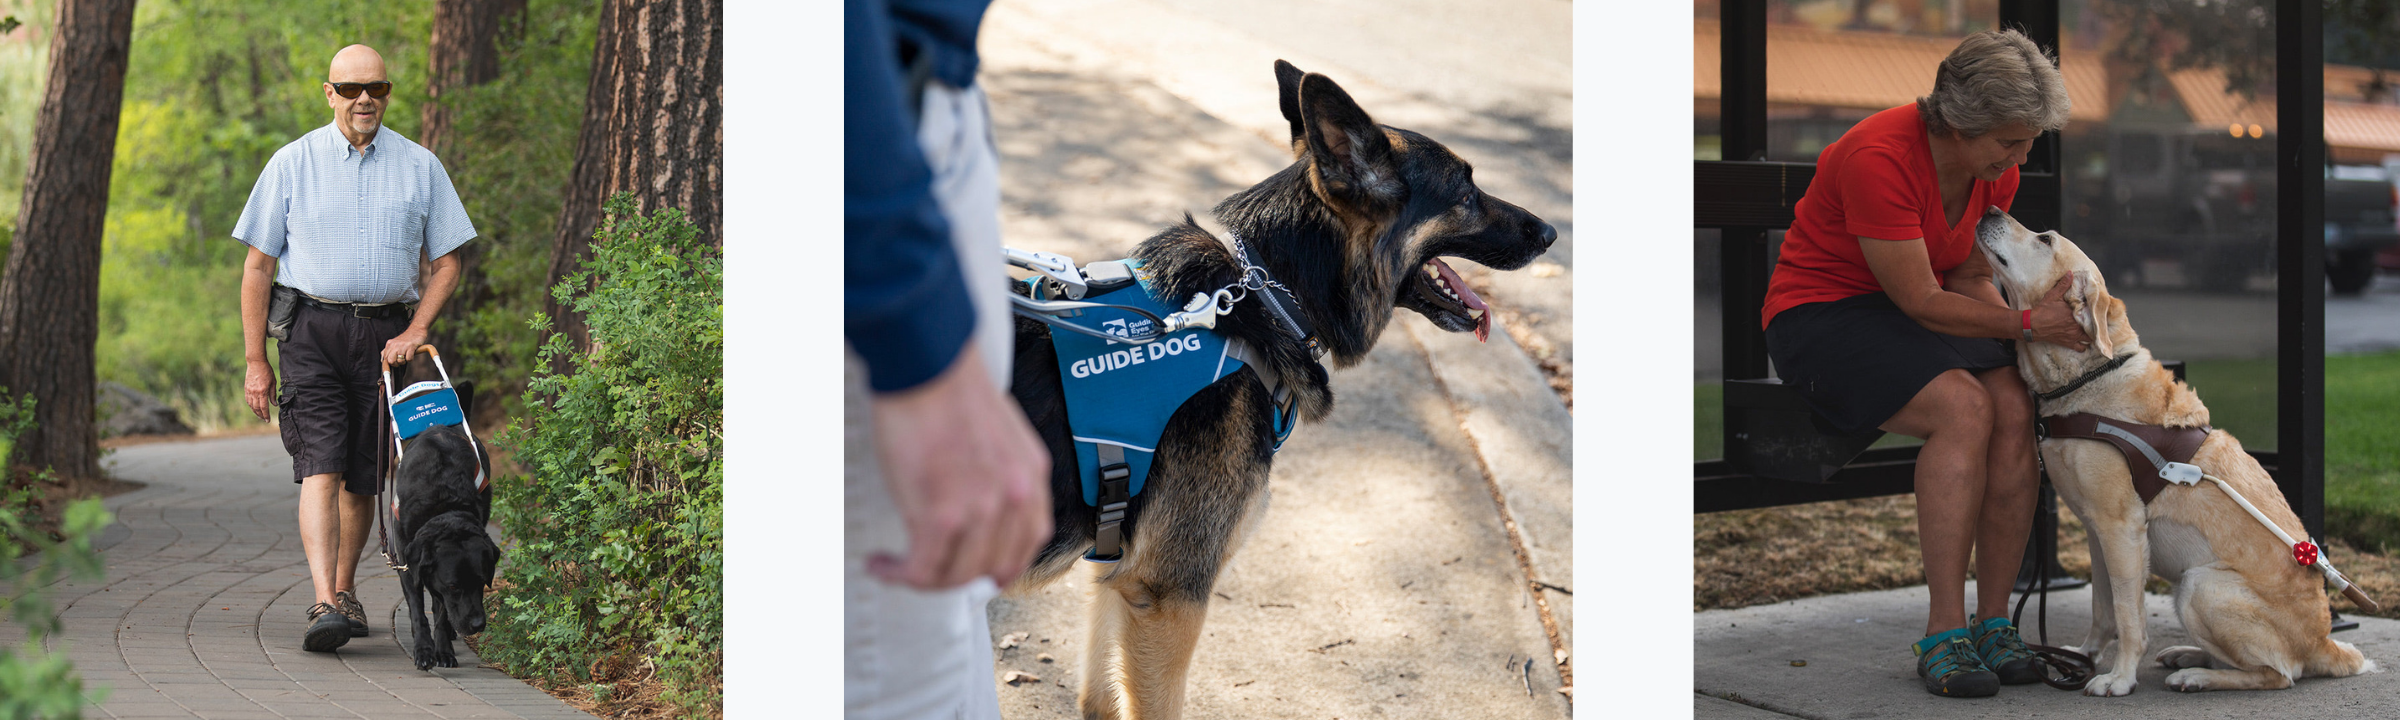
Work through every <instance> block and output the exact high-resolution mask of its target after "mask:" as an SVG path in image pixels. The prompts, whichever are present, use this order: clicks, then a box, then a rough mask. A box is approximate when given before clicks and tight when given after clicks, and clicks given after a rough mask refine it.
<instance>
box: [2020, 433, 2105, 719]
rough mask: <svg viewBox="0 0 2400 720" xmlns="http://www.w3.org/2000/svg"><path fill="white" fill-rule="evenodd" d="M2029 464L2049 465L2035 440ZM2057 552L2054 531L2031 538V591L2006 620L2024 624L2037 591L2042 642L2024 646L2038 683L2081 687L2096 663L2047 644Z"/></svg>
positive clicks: (2094, 671) (2046, 472)
mask: <svg viewBox="0 0 2400 720" xmlns="http://www.w3.org/2000/svg"><path fill="white" fill-rule="evenodd" d="M2034 427H2036V428H2039V427H2041V424H2040V423H2039V422H2038V421H2037V422H2036V423H2035V424H2034ZM2033 464H2034V469H2035V472H2038V473H2040V474H2041V475H2042V476H2044V477H2047V476H2048V475H2049V468H2048V467H2046V466H2045V465H2044V464H2043V462H2042V453H2041V450H2040V449H2039V446H2038V441H2037V446H2036V449H2035V450H2034V453H2033ZM2055 511H2056V510H2055V509H2053V512H2055ZM2057 555H2058V533H2055V532H2053V533H2050V534H2048V535H2045V536H2043V537H2038V538H2034V563H2033V564H2034V565H2036V566H2038V567H2039V568H2040V569H2038V570H2036V571H2035V572H2034V583H2033V587H2034V592H2030V593H2023V594H2020V595H2018V596H2017V608H2016V611H2015V612H2012V613H2010V617H2009V620H2008V622H2009V624H2011V625H2016V626H2018V627H2024V626H2025V623H2024V618H2025V601H2026V600H2028V599H2031V598H2032V597H2033V596H2034V594H2035V593H2039V594H2041V596H2042V604H2041V606H2040V608H2039V610H2038V611H2037V613H2038V614H2037V615H2036V616H2035V617H2036V618H2038V622H2039V628H2038V629H2039V634H2038V635H2036V637H2039V638H2041V640H2042V641H2041V642H2039V643H2026V644H2025V649H2026V650H2027V651H2030V652H2032V653H2033V660H2034V662H2036V663H2039V664H2040V665H2041V666H2042V668H2043V669H2042V671H2041V676H2042V684H2044V685H2048V686H2050V687H2054V688H2058V689H2060V690H2082V689H2083V687H2084V686H2085V685H2090V684H2091V683H2092V678H2095V677H2098V676H2099V674H2100V668H2099V665H2098V664H2097V663H2094V662H2092V658H2091V656H2089V655H2085V654H2083V653H2080V652H2076V651H2074V650H2069V649H2066V648H2063V647H2059V646H2056V645H2050V644H2048V643H2049V642H2050V560H2049V559H2050V558H2052V557H2056V556H2057ZM2052 673H2056V675H2055V676H2053V675H2052Z"/></svg>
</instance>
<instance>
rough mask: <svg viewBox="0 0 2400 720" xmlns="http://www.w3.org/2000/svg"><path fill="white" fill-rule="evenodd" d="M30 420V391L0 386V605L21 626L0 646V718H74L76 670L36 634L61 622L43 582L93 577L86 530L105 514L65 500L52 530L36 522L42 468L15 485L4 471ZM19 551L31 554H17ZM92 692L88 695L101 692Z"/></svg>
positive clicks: (102, 523)
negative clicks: (1, 582)
mask: <svg viewBox="0 0 2400 720" xmlns="http://www.w3.org/2000/svg"><path fill="white" fill-rule="evenodd" d="M32 428H33V397H32V396H30V395H28V396H25V397H22V398H17V399H14V400H11V399H9V394H8V391H7V390H6V389H5V388H0V574H12V575H11V583H10V585H11V587H10V588H9V589H10V592H9V593H8V594H7V595H6V596H0V609H5V610H6V611H7V614H8V621H9V622H13V623H16V624H17V625H19V626H21V627H23V628H25V643H24V644H22V645H19V646H17V647H15V648H9V647H5V646H0V718H11V719H14V718H76V717H82V713H83V702H84V697H83V695H84V692H83V678H82V676H80V675H78V674H76V672H75V664H74V663H73V662H71V661H69V660H68V659H67V655H66V653H63V652H52V651H51V650H50V649H49V648H48V647H47V646H46V645H45V644H44V642H43V640H44V639H45V638H48V637H50V636H52V635H56V634H58V632H59V630H60V629H61V628H62V625H61V622H60V620H59V618H58V611H57V609H56V608H55V607H53V606H52V605H51V604H50V596H49V589H50V586H52V585H55V584H57V583H58V581H59V580H61V579H64V578H66V577H69V576H72V577H75V578H78V579H85V580H97V579H99V578H100V574H101V567H102V566H101V563H100V552H99V551H97V550H94V549H92V538H93V537H96V536H98V535H99V534H100V529H101V528H105V527H108V523H109V515H108V511H107V510H104V509H101V507H100V501H99V500H94V499H86V500H78V501H76V502H75V503H73V504H70V505H68V506H67V510H66V516H65V518H64V527H63V528H62V531H61V532H60V533H59V537H58V538H53V537H52V536H51V535H50V533H47V532H43V531H41V530H39V529H38V527H37V526H38V525H39V523H37V522H33V519H34V517H35V516H34V514H33V510H34V502H35V501H36V500H38V499H39V497H40V495H39V494H38V493H37V492H36V490H35V487H34V486H37V485H39V484H40V483H43V482H46V481H48V475H49V473H47V472H40V473H31V474H30V475H31V476H30V477H27V478H25V480H26V482H25V484H23V485H20V484H18V483H16V482H14V481H13V477H12V475H11V474H10V473H9V472H7V471H6V468H9V467H10V466H9V463H8V459H9V451H10V450H11V449H12V448H13V447H14V445H15V440H16V439H17V438H19V437H23V436H24V434H25V431H27V430H30V429H32ZM27 556H32V557H33V558H35V559H34V560H33V561H32V562H30V563H21V562H19V561H20V560H21V559H23V558H25V557H27ZM94 695H95V697H94V698H93V700H94V701H95V702H96V701H98V700H100V699H104V698H106V697H107V695H108V693H107V691H106V690H102V691H100V692H98V693H95V694H94Z"/></svg>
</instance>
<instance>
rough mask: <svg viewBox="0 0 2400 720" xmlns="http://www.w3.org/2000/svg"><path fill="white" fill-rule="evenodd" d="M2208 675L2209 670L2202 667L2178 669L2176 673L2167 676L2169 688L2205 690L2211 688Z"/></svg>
mask: <svg viewBox="0 0 2400 720" xmlns="http://www.w3.org/2000/svg"><path fill="white" fill-rule="evenodd" d="M2208 676H2209V673H2208V671H2207V670H2204V669H2201V668H2187V669H2183V670H2177V671H2175V674H2173V675H2168V676H2167V689H2169V690H2173V691H2175V692H2203V691H2206V690H2208V689H2209V687H2208Z"/></svg>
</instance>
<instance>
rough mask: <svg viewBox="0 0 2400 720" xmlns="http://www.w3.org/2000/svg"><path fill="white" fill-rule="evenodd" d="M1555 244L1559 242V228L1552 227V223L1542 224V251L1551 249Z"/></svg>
mask: <svg viewBox="0 0 2400 720" xmlns="http://www.w3.org/2000/svg"><path fill="white" fill-rule="evenodd" d="M1554 242H1558V228H1554V227H1551V226H1550V223H1542V249H1544V250H1548V249H1550V244H1551V243H1554Z"/></svg>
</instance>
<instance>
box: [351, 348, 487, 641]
mask: <svg viewBox="0 0 2400 720" xmlns="http://www.w3.org/2000/svg"><path fill="white" fill-rule="evenodd" d="M436 377H438V376H437V375H436V374H435V370H434V369H433V366H432V361H431V359H430V358H429V357H428V356H426V355H422V354H420V355H417V356H416V357H415V358H414V359H413V360H411V361H410V362H409V364H408V365H407V366H406V367H405V368H403V369H402V372H400V373H398V374H397V375H396V377H395V381H396V382H397V383H399V384H398V387H408V383H409V382H411V381H414V380H431V379H435V378H436ZM457 389H458V397H459V406H460V407H459V410H460V411H461V413H462V414H463V413H464V412H465V411H466V410H467V408H468V407H469V406H468V403H470V402H472V401H473V399H474V391H475V388H474V386H473V385H471V384H468V383H465V382H460V383H457ZM403 450H404V452H403V453H402V455H401V459H400V469H399V471H398V472H396V473H394V474H393V476H392V490H393V492H394V493H395V494H397V495H398V496H399V501H400V510H399V512H398V513H397V517H396V518H386V520H397V522H395V523H394V524H393V527H394V528H395V529H396V530H397V531H398V532H397V533H395V534H394V536H393V542H396V543H399V546H398V547H395V548H392V550H393V551H394V552H397V553H399V555H400V557H399V558H398V560H399V562H400V564H401V565H404V566H406V567H407V568H408V569H406V570H402V571H400V594H401V595H402V596H403V597H404V598H405V599H406V600H407V601H408V617H409V625H410V626H412V628H413V630H414V632H413V638H412V639H413V641H414V644H413V645H412V646H411V647H412V648H413V649H412V650H411V651H410V653H409V654H410V655H412V656H414V657H415V658H416V661H417V669H418V670H429V669H432V668H434V667H436V666H439V667H446V668H447V667H458V655H457V654H456V653H454V652H453V651H452V650H451V647H450V641H451V640H452V639H453V638H455V637H457V636H465V635H474V634H476V633H479V632H483V626H484V615H483V591H484V589H485V588H487V587H490V586H491V584H492V574H493V571H494V570H495V569H497V568H498V567H499V565H500V546H499V545H498V544H495V543H493V542H492V538H491V536H490V535H488V534H485V532H484V529H483V526H484V524H485V523H486V522H488V521H490V520H491V517H492V492H491V489H490V488H488V487H486V488H483V489H481V490H478V489H477V488H476V482H475V478H476V477H477V474H478V472H480V473H481V474H482V476H484V477H490V476H491V467H492V466H491V459H490V456H488V455H485V454H483V453H479V452H477V451H476V447H475V446H474V444H472V443H470V442H469V441H468V439H467V433H466V431H465V430H464V429H463V428H461V427H459V426H457V425H436V426H433V427H430V428H426V429H425V431H424V432H422V433H418V434H417V436H416V437H415V438H411V439H409V440H407V441H406V442H405V444H404V445H403ZM377 502H378V503H379V504H380V503H381V502H383V501H381V500H378V501H377ZM384 511H385V509H384V508H380V507H379V508H377V509H376V512H378V513H381V512H384ZM428 593H430V594H432V596H433V603H432V605H433V622H430V623H428V622H426V621H425V605H426V602H425V595H426V594H428Z"/></svg>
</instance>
